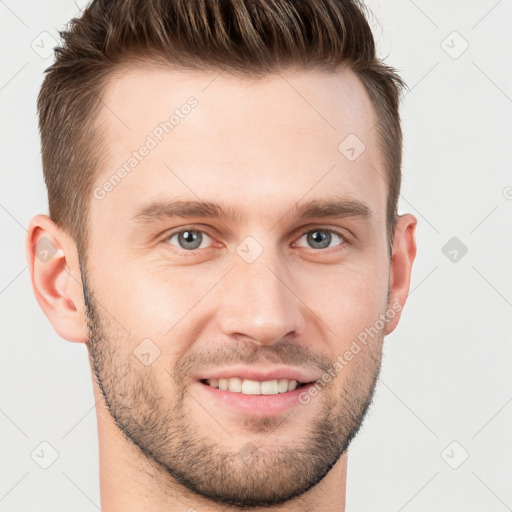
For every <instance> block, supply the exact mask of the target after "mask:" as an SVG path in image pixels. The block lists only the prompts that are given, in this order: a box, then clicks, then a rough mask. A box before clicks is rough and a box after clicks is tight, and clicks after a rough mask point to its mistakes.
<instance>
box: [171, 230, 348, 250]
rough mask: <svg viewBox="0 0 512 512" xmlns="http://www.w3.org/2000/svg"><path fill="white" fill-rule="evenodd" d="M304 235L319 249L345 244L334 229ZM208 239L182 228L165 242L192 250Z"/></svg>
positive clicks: (310, 246)
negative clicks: (174, 240)
mask: <svg viewBox="0 0 512 512" xmlns="http://www.w3.org/2000/svg"><path fill="white" fill-rule="evenodd" d="M304 237H306V243H307V244H308V245H307V246H309V248H311V249H318V250H323V249H330V248H333V247H336V246H340V245H343V243H344V242H345V238H344V236H343V234H342V233H340V232H338V231H337V230H334V229H313V230H309V231H305V232H304V233H303V234H302V235H301V237H300V238H299V240H301V239H303V238H304ZM173 239H176V242H175V243H173V242H172V240H173ZM208 239H210V240H211V237H210V236H209V235H208V234H207V233H205V232H204V231H201V230H199V229H182V230H181V231H175V232H174V233H170V234H168V235H167V236H166V237H165V239H164V242H165V243H166V244H168V245H172V246H174V247H176V248H177V249H178V250H181V251H183V252H192V251H195V250H197V249H204V248H207V247H208ZM336 241H338V243H336V244H335V245H331V244H332V243H333V242H336ZM295 246H299V247H307V246H304V245H298V244H295Z"/></svg>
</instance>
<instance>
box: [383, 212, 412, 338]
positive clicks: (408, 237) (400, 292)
mask: <svg viewBox="0 0 512 512" xmlns="http://www.w3.org/2000/svg"><path fill="white" fill-rule="evenodd" d="M416 224H417V219H416V217H414V215H410V214H406V215H400V216H399V217H398V218H397V221H396V229H395V237H394V240H393V254H392V256H391V270H390V277H389V281H390V282H389V301H388V308H389V309H393V310H394V311H395V315H394V316H393V318H390V319H389V320H388V323H387V326H386V334H390V333H391V332H393V331H394V330H395V328H396V326H397V325H398V322H399V321H400V317H401V315H402V309H403V307H404V305H405V301H406V300H407V295H408V293H409V285H410V283H411V271H412V264H413V262H414V258H415V257H416Z"/></svg>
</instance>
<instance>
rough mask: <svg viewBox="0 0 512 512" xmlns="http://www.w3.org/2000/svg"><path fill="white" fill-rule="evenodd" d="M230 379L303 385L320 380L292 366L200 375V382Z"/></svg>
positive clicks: (232, 368) (242, 368)
mask: <svg viewBox="0 0 512 512" xmlns="http://www.w3.org/2000/svg"><path fill="white" fill-rule="evenodd" d="M230 377H239V378H241V379H250V380H259V381H266V380H275V379H277V380H279V379H288V380H296V381H298V382H301V383H308V382H312V381H316V380H318V379H319V377H318V376H315V375H313V374H312V373H311V370H306V369H303V368H294V367H291V366H272V367H261V366H229V367H227V366H226V367H223V368H214V369H211V370H209V371H204V372H202V373H201V374H199V375H198V380H205V379H228V378H230Z"/></svg>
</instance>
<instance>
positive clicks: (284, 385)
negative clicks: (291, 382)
mask: <svg viewBox="0 0 512 512" xmlns="http://www.w3.org/2000/svg"><path fill="white" fill-rule="evenodd" d="M277 390H278V391H279V393H286V392H287V391H288V379H279V380H278V381H277Z"/></svg>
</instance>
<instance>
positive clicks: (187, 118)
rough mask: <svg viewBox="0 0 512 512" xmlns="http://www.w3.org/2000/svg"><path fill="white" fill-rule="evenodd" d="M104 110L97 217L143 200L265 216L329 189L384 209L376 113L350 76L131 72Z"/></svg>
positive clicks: (112, 89)
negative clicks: (205, 204)
mask: <svg viewBox="0 0 512 512" xmlns="http://www.w3.org/2000/svg"><path fill="white" fill-rule="evenodd" d="M101 105H102V107H101V109H100V112H99V115H98V125H99V127H100V128H101V130H102V135H103V149H102V151H103V159H102V162H103V163H102V167H101V169H99V172H98V177H97V179H96V180H95V185H96V186H100V187H102V186H103V185H104V184H107V183H110V185H107V186H106V187H105V188H106V190H107V192H106V194H105V197H104V199H102V200H101V201H95V200H94V198H93V203H94V204H93V206H92V208H91V212H95V211H96V213H97V214H98V215H109V214H111V215H117V216H120V217H122V218H124V219H127V218H128V217H129V216H130V215H131V214H132V213H133V211H134V210H136V209H137V208H138V206H140V204H142V203H144V202H145V201H147V199H152V198H156V197H158V198H160V199H169V198H173V197H179V198H180V199H182V200H183V199H193V200H197V199H204V200H205V201H212V200H215V199H218V200H219V201H221V202H223V203H224V204H234V203H236V206H242V207H246V208H247V209H249V208H254V213H255V214H256V213H258V215H260V216H261V215H263V213H264V212H270V211H272V212H275V214H277V213H278V212H277V209H276V208H277V207H278V205H280V204H282V205H283V209H286V208H289V206H290V204H288V203H291V204H292V205H293V204H294V203H295V202H297V201H299V200H301V198H304V199H305V200H306V199H308V200H309V199H318V198H321V197H322V195H324V194H326V193H329V192H335V193H337V194H342V195H345V196H349V197H355V198H357V199H365V202H366V203H368V204H369V205H370V208H371V209H372V210H377V213H378V210H381V209H383V207H384V206H383V205H384V202H385V196H386V185H385V181H384V179H383V178H382V176H383V175H384V170H383V167H382V158H381V155H380V150H379V148H378V144H377V140H376V136H377V135H376V126H375V123H376V116H375V110H374V108H373V105H372V104H371V101H370V99H369V97H368V95H367V93H366V91H365V89H364V87H363V85H362V83H361V82H360V80H359V79H358V78H357V77H356V76H355V74H354V73H352V72H351V71H349V70H343V71H338V72H336V73H334V72H327V71H319V70H314V71H313V70H308V71H305V70H295V71H291V70H290V71H287V72H282V73H275V74H271V75H266V76H264V77H263V78H258V79H250V78H245V79H242V78H240V77H236V76H232V75H230V74H228V73H226V72H222V73H220V72H218V71H217V72H198V71H187V72H185V71H178V70H175V69H172V68H170V67H156V66H154V67H150V66H140V65H139V66H135V65H132V66H129V67H125V68H122V69H120V70H119V71H118V72H116V73H115V74H114V75H113V76H112V77H111V78H110V79H109V81H108V83H107V86H106V88H105V90H104V93H103V96H102V103H101ZM354 156H355V157H356V158H354ZM363 196H364V197H363ZM285 200H286V202H287V204H284V201H285Z"/></svg>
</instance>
